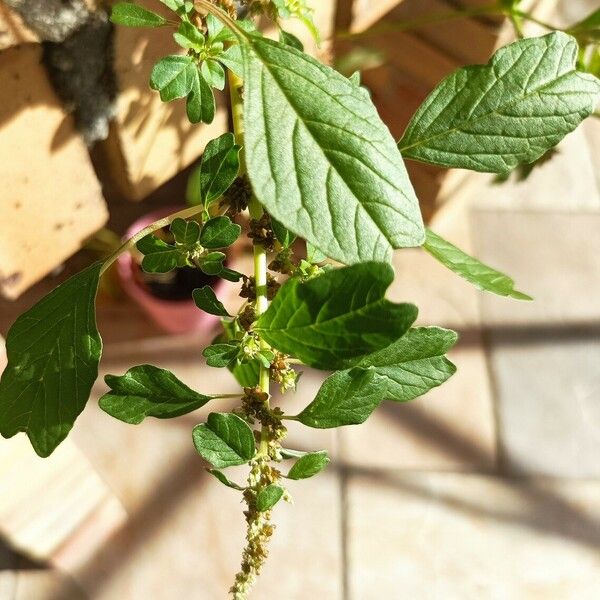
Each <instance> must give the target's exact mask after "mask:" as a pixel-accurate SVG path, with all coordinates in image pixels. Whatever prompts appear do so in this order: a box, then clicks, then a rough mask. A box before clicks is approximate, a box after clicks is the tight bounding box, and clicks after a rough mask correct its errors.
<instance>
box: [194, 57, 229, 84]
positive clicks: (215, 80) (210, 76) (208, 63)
mask: <svg viewBox="0 0 600 600" xmlns="http://www.w3.org/2000/svg"><path fill="white" fill-rule="evenodd" d="M200 71H201V73H202V76H203V77H204V79H206V82H207V83H208V85H210V86H211V87H214V88H217V89H218V90H223V89H224V88H225V71H224V70H223V67H222V66H221V65H220V64H219V63H218V62H217V61H215V60H211V59H208V60H205V61H204V62H203V63H202V66H201V67H200Z"/></svg>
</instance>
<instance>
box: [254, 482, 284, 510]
mask: <svg viewBox="0 0 600 600" xmlns="http://www.w3.org/2000/svg"><path fill="white" fill-rule="evenodd" d="M283 492H284V490H283V488H282V487H279V486H278V485H276V484H274V483H272V484H271V485H268V486H267V487H265V488H263V489H262V490H260V492H258V494H257V495H256V510H258V512H267V511H268V510H271V509H272V508H273V507H274V506H275V505H276V504H277V503H278V502H279V501H280V500H281V498H282V497H283Z"/></svg>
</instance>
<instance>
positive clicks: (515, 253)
mask: <svg viewBox="0 0 600 600" xmlns="http://www.w3.org/2000/svg"><path fill="white" fill-rule="evenodd" d="M472 226H473V234H474V243H475V248H476V254H477V256H478V257H479V258H480V259H481V260H483V261H484V262H487V263H488V264H491V265H493V266H494V267H496V268H498V269H500V270H501V271H503V272H505V273H507V274H509V275H510V276H511V277H513V278H514V279H515V280H516V281H517V283H518V287H519V289H522V290H523V291H525V292H527V293H529V294H530V295H532V296H533V297H534V299H535V301H534V302H514V301H509V300H506V299H505V298H500V297H495V296H493V295H491V294H486V295H484V296H482V314H483V318H484V320H485V323H486V326H499V325H502V326H514V327H524V326H531V325H543V324H546V325H548V324H549V325H558V326H560V325H564V324H565V323H568V324H590V323H591V324H593V323H595V322H597V321H598V318H600V305H599V304H598V294H600V261H599V260H598V256H599V254H600V237H599V236H598V231H599V230H600V211H591V212H588V211H585V212H576V213H574V212H569V213H565V212H554V211H553V212H545V213H539V212H524V211H521V212H516V211H514V212H506V211H477V212H474V213H473V216H472Z"/></svg>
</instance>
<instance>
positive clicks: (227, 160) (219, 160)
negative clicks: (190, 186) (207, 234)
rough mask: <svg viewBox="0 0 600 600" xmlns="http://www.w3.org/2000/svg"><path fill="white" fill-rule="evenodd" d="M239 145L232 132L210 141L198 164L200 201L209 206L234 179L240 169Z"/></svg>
mask: <svg viewBox="0 0 600 600" xmlns="http://www.w3.org/2000/svg"><path fill="white" fill-rule="evenodd" d="M239 155H240V146H238V145H237V144H236V143H235V136H234V135H233V134H232V133H224V134H223V135H221V136H220V137H218V138H216V139H214V140H212V141H210V142H209V143H208V144H207V146H206V149H205V150H204V155H203V156H202V163H201V165H200V192H201V195H202V202H203V204H204V205H205V206H210V204H212V203H213V202H214V201H215V200H217V199H218V198H220V197H221V196H222V195H223V193H224V192H226V191H227V190H228V189H229V187H230V186H231V184H232V183H233V182H234V181H235V179H236V177H237V176H238V172H239V170H240V156H239Z"/></svg>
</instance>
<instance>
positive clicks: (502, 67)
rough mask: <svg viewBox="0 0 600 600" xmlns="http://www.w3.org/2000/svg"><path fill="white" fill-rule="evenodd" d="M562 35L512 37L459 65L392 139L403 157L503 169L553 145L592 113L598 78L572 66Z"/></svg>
mask: <svg viewBox="0 0 600 600" xmlns="http://www.w3.org/2000/svg"><path fill="white" fill-rule="evenodd" d="M576 58H577V43H576V41H575V40H574V39H573V38H572V37H570V36H568V35H566V34H564V33H561V32H555V33H550V34H548V35H546V36H544V37H540V38H527V39H523V40H519V41H517V42H514V43H513V44H510V45H508V46H505V47H504V48H501V49H500V50H498V51H497V52H496V53H495V54H494V56H493V57H492V59H491V61H490V62H489V63H488V64H487V65H483V66H481V65H477V66H470V67H465V68H462V69H459V70H458V71H456V72H455V73H454V74H452V75H450V77H448V78H447V79H445V80H444V81H442V83H440V84H439V85H438V87H437V88H436V89H435V90H434V91H433V92H432V93H431V95H430V96H429V97H428V98H427V99H426V100H425V102H424V103H423V105H422V106H421V108H419V110H418V111H417V113H416V114H415V116H414V117H413V118H412V120H411V122H410V123H409V125H408V128H407V130H406V133H405V134H404V137H403V138H402V140H400V142H399V146H400V150H401V151H402V154H403V156H404V157H405V158H413V159H416V160H421V161H425V162H430V163H433V164H436V165H442V166H445V167H459V168H465V169H472V170H474V171H483V172H490V173H506V172H507V171H510V170H512V169H514V168H515V167H516V166H517V165H518V164H520V163H531V162H533V161H535V160H536V159H537V158H539V157H540V156H542V155H543V154H544V153H545V152H547V151H548V150H549V149H550V148H552V147H553V146H555V145H556V144H557V143H558V142H559V141H560V140H561V139H562V138H563V137H564V136H565V135H566V134H567V133H569V132H571V131H573V130H574V129H575V128H576V127H577V126H578V125H579V123H581V121H582V120H583V119H585V118H586V117H588V116H589V115H590V114H591V113H592V112H593V111H594V107H595V105H596V103H597V101H598V97H599V94H600V82H598V80H597V79H596V78H595V77H593V76H591V75H588V74H585V73H580V72H578V71H577V70H576V68H575V61H576Z"/></svg>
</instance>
